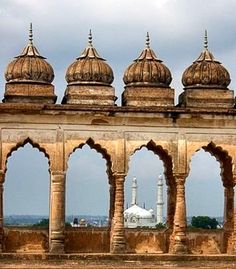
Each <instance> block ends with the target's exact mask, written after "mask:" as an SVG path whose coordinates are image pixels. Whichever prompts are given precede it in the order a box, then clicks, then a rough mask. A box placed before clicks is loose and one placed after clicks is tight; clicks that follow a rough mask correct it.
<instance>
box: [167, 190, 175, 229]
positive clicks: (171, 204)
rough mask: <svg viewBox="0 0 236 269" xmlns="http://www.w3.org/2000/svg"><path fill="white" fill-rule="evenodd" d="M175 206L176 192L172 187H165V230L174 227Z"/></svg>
mask: <svg viewBox="0 0 236 269" xmlns="http://www.w3.org/2000/svg"><path fill="white" fill-rule="evenodd" d="M175 206H176V190H175V186H174V185H169V186H167V219H166V225H167V228H169V229H172V228H173V225H174V216H175Z"/></svg>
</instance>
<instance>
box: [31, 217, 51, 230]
mask: <svg viewBox="0 0 236 269" xmlns="http://www.w3.org/2000/svg"><path fill="white" fill-rule="evenodd" d="M33 227H40V228H48V227H49V219H41V220H40V221H39V222H38V223H35V224H34V225H33Z"/></svg>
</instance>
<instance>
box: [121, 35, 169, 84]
mask: <svg viewBox="0 0 236 269" xmlns="http://www.w3.org/2000/svg"><path fill="white" fill-rule="evenodd" d="M123 80H124V83H125V84H126V86H132V85H133V86H136V85H137V86H155V87H156V86H157V87H169V85H170V83H171V80H172V77H171V73H170V70H169V69H168V68H167V67H166V66H165V65H164V64H163V63H162V61H161V60H158V59H157V57H156V55H155V53H154V51H153V50H152V49H151V48H150V42H149V35H148V34H147V39H146V48H145V49H144V50H143V51H142V53H141V54H140V56H139V57H138V58H137V59H136V60H134V62H133V63H132V64H131V65H130V66H129V67H128V68H127V69H126V71H125V73H124V77H123Z"/></svg>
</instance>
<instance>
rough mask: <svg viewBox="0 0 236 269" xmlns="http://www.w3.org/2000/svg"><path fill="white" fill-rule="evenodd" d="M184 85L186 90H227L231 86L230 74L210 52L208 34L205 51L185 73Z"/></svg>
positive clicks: (183, 77)
mask: <svg viewBox="0 0 236 269" xmlns="http://www.w3.org/2000/svg"><path fill="white" fill-rule="evenodd" d="M182 83H183V85H184V86H185V88H186V89H187V88H214V89H225V88H227V86H228V85H229V84H230V75H229V72H228V71H227V70H226V68H225V67H224V66H223V65H221V63H220V62H219V61H217V60H216V59H215V58H214V56H213V54H212V53H211V52H210V51H209V50H208V41H207V33H205V42H204V50H203V51H202V53H201V54H200V56H199V57H198V59H197V60H196V61H194V62H193V64H192V65H190V66H189V67H188V68H187V69H186V70H185V71H184V73H183V76H182Z"/></svg>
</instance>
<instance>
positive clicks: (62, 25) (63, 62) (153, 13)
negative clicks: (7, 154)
mask: <svg viewBox="0 0 236 269" xmlns="http://www.w3.org/2000/svg"><path fill="white" fill-rule="evenodd" d="M235 10H236V1H235V0H231V1H230V0H224V1H222V0H208V1H206V0H195V1H194V0H119V1H115V0H99V1H92V0H90V1H87V0H80V1H78V0H67V1H65V0H57V1H56V0H51V1H48V0H40V1H39V0H37V1H36V0H0V17H1V21H0V23H1V24H0V25H1V27H0V36H1V42H0V44H1V47H0V74H1V76H2V77H1V80H0V86H1V89H2V90H1V98H3V94H4V84H5V79H4V70H5V68H6V66H7V64H8V63H9V62H10V61H11V60H12V59H13V57H14V56H16V55H19V53H20V52H21V51H22V49H23V47H24V46H25V45H26V44H27V42H28V28H29V23H30V22H32V23H33V31H34V44H35V45H36V47H37V48H38V50H39V52H40V53H41V55H43V56H45V57H46V58H47V60H48V62H49V63H50V64H51V65H52V66H53V68H54V72H55V80H54V82H53V83H54V85H55V91H56V94H57V95H58V103H60V102H61V99H62V96H63V93H64V90H65V88H66V82H65V79H64V77H65V72H66V69H67V67H68V66H69V65H70V64H71V63H72V62H73V61H74V60H75V58H76V57H78V56H79V55H80V54H81V51H82V50H83V49H84V47H85V46H86V45H87V37H88V31H89V29H92V33H93V44H94V46H95V47H96V49H97V50H98V52H99V53H100V55H101V56H102V57H103V58H105V59H106V60H107V62H108V63H109V65H110V66H111V67H112V69H113V71H114V76H115V81H114V83H113V85H114V87H115V89H116V95H117V96H118V97H119V100H118V104H119V102H120V95H121V93H122V91H123V86H124V85H123V81H122V77H123V73H124V70H125V69H126V68H127V66H128V65H129V64H130V63H131V62H132V61H133V60H134V59H136V58H137V56H138V55H139V54H140V52H141V50H142V49H143V48H144V45H145V37H146V32H147V31H149V33H150V37H151V47H152V48H153V50H154V51H155V52H156V54H157V57H158V58H159V59H161V60H163V62H164V64H165V65H166V66H168V68H169V69H170V70H171V72H172V77H173V81H172V84H171V86H172V87H173V88H175V92H176V100H177V96H178V95H179V93H181V92H182V85H181V76H182V73H183V71H184V70H185V68H186V67H188V66H189V65H190V64H191V63H192V61H194V60H195V59H196V58H197V57H198V56H199V54H200V52H201V50H202V48H203V37H204V30H205V29H207V30H208V39H209V50H210V51H211V52H213V54H214V56H215V57H216V58H217V59H218V60H219V61H220V62H222V63H223V65H224V66H225V67H226V68H227V69H228V71H229V72H230V74H231V79H232V82H231V84H230V87H229V88H230V89H234V88H235V86H236V71H235V66H236V27H235V25H236V16H235ZM82 152H83V154H82V155H83V157H81V159H79V158H80V157H79V155H81V153H82ZM24 154H26V155H24ZM27 154H28V155H27ZM77 154H78V156H77ZM138 154H139V155H137V156H138V157H136V156H135V155H134V157H133V158H132V160H131V163H132V165H131V166H130V173H129V175H128V176H127V179H129V180H130V179H131V178H132V177H133V176H134V175H135V176H136V177H137V178H138V182H140V183H139V184H140V188H139V191H140V195H139V197H140V202H139V203H140V205H141V204H142V203H143V202H145V201H144V200H149V197H153V198H152V199H151V200H150V201H149V202H148V201H147V202H146V206H147V207H152V208H155V194H153V192H152V190H153V185H155V182H156V178H157V176H158V174H159V172H160V171H162V169H163V168H162V164H161V162H160V161H158V158H157V157H156V156H154V155H153V156H152V153H151V152H143V153H142V152H140V153H138ZM140 154H141V155H140ZM150 154H151V155H150ZM31 155H32V150H30V147H26V149H22V150H19V151H18V152H16V153H15V154H13V156H12V157H11V160H10V159H9V169H8V174H7V183H6V189H5V190H6V195H5V198H6V199H5V200H7V203H6V206H5V212H6V213H17V212H19V213H24V212H25V213H37V214H38V213H45V212H47V204H48V202H47V203H45V201H46V199H48V198H47V195H48V193H47V188H48V187H47V186H48V185H47V184H48V179H47V180H46V179H45V178H46V177H47V169H48V167H46V166H47V160H46V159H44V158H43V157H41V153H38V152H37V151H36V152H35V154H34V156H35V157H32V156H31ZM76 156H77V157H76ZM198 156H200V157H198ZM27 158H30V161H31V164H29V163H27V162H26V160H27ZM34 158H35V159H34ZM37 158H39V159H37ZM96 158H98V159H96ZM208 159H209V160H213V163H212V164H209V165H211V167H212V169H211V171H213V172H214V174H212V175H209V171H207V170H206V171H205V169H202V167H203V166H204V165H205V164H206V162H207V160H208ZM13 160H14V162H13ZM88 160H90V162H89V163H90V165H91V166H90V167H89V168H88V169H86V165H83V163H85V164H87V161H88ZM91 160H92V161H91ZM95 160H96V161H95ZM24 161H25V162H26V164H27V165H30V167H31V169H29V170H31V172H32V171H33V173H34V175H28V176H26V175H25V174H24V175H22V181H23V183H22V182H21V183H20V185H22V186H23V184H26V185H27V184H28V183H27V182H28V180H29V181H32V180H34V181H35V182H40V184H38V185H39V186H38V188H43V187H42V186H44V184H42V183H41V182H44V181H43V180H42V181H41V180H40V179H39V174H41V170H42V169H44V170H45V171H46V172H45V173H46V174H45V175H46V176H45V177H44V180H45V184H46V185H45V186H46V187H45V189H46V191H43V189H42V200H43V201H44V202H39V204H38V205H37V204H35V203H34V202H30V203H29V202H26V204H27V208H28V209H27V212H26V211H24V209H20V208H18V206H19V207H20V204H21V203H22V200H23V199H20V198H19V199H18V200H17V199H16V198H14V197H13V196H12V193H13V192H15V191H16V190H17V192H18V190H19V189H17V188H16V185H15V184H13V182H14V181H16V180H19V178H20V177H21V176H20V173H21V171H18V170H17V168H19V167H20V166H21V167H24V165H23V164H22V163H23V162H24ZM44 161H45V165H43V162H44ZM12 163H14V165H13V164H12ZM35 163H36V164H37V165H36V166H35V165H34V164H35ZM144 163H145V164H147V165H151V163H152V167H153V169H146V170H145V171H146V172H143V171H144V169H143V167H142V164H144ZM192 163H195V164H194V166H195V167H197V168H196V170H195V171H196V172H195V173H194V169H193V170H192V173H191V177H192V179H191V178H189V180H188V183H187V186H186V188H187V190H188V196H187V202H188V214H190V215H193V214H195V215H196V214H203V213H204V214H209V215H219V214H221V215H222V214H223V213H222V211H223V206H222V203H223V198H222V195H223V189H222V187H221V183H220V179H219V165H218V163H217V162H216V161H215V159H214V158H213V157H210V156H208V155H207V154H203V153H201V152H200V153H198V154H196V156H194V159H193V162H192ZM40 165H42V167H44V168H42V169H40V170H39V166H40ZM79 165H81V166H79ZM93 165H94V167H93ZM209 165H207V166H205V167H209ZM133 166H134V167H133ZM45 167H46V168H45ZM70 167H71V168H70V169H69V171H68V178H72V179H71V180H70V181H69V180H68V182H70V183H71V185H72V186H73V187H70V186H69V185H68V193H69V192H71V193H73V191H74V194H73V197H77V198H72V195H69V198H68V207H69V208H68V210H67V212H69V213H73V214H76V213H77V211H78V214H79V213H80V212H82V211H83V213H86V212H87V213H98V214H106V213H107V207H108V185H107V181H106V175H105V173H104V171H105V168H104V167H105V164H104V160H103V159H101V156H100V155H98V154H96V153H95V152H93V151H91V150H88V149H83V150H81V152H79V151H78V152H76V153H75V156H73V155H72V157H71V161H70ZM79 167H81V169H79ZM102 167H103V168H102ZM140 167H141V168H140ZM91 168H92V169H91ZM199 168H200V169H199ZM37 169H38V170H39V171H40V172H35V171H36V170H37ZM99 169H101V174H98V173H100V172H98V171H99ZM155 169H156V170H155ZM21 170H22V169H21ZM16 171H18V172H16ZM204 171H205V175H204V174H203V173H204ZM25 172H26V171H24V173H25ZM88 172H90V174H89V175H88V174H86V173H88ZM42 174H43V173H42ZM77 177H79V178H80V179H76V178H77ZM85 177H86V184H87V182H89V181H90V182H93V183H94V185H93V186H95V187H90V189H91V192H92V193H91V196H88V195H87V196H85V197H83V195H84V193H85V192H84V191H83V190H82V191H81V193H79V192H78V194H79V195H78V196H76V195H77V194H76V193H75V186H74V185H73V184H72V182H73V180H77V184H78V185H81V184H82V183H80V184H79V180H85V179H84V178H85ZM27 178H29V179H28V180H27ZM95 178H96V181H95ZM99 178H101V181H102V182H103V183H104V182H106V183H104V186H101V187H99V186H100V182H99ZM104 178H105V180H104ZM151 178H152V179H151ZM196 178H198V180H197V179H196ZM8 179H9V180H8ZM211 180H212V181H214V182H213V183H212V184H211V182H212V181H211ZM97 181H98V182H97ZM203 181H204V182H205V183H206V182H207V183H206V184H210V185H211V188H216V190H215V192H214V193H215V198H214V199H215V200H214V202H209V206H208V207H206V206H201V205H200V204H199V203H200V201H199V199H198V201H197V202H196V199H195V198H194V194H191V191H192V190H194V193H195V194H197V191H199V193H200V192H202V193H203V190H205V189H206V188H204V187H203V184H202V182H203ZM127 182H128V181H127ZM143 182H146V183H147V184H150V186H152V187H149V188H147V190H146V191H145V193H144V194H142V191H143V190H144V187H142V184H144V183H143ZM148 182H149V183H148ZM190 182H192V187H191V186H190ZM95 183H96V184H97V185H96V184H95ZM103 183H102V184H101V185H103ZM68 184H69V183H68ZM127 184H128V183H127ZM217 184H218V185H217ZM36 185H37V184H32V186H31V187H30V188H28V189H27V193H28V195H29V196H30V195H31V194H32V195H31V196H30V197H31V198H32V197H36V196H35V194H34V195H33V187H34V186H36ZM144 185H145V184H144ZM198 185H199V186H198ZM27 186H29V185H27ZM90 186H92V184H91V185H90ZM213 186H214V187H213ZM81 188H82V185H81ZM84 188H85V189H87V186H84ZM96 188H98V189H96ZM94 189H95V191H96V192H94ZM154 189H155V187H154ZM97 190H101V191H100V192H99V193H104V192H105V193H106V194H107V196H106V195H102V196H101V198H99V199H100V200H99V201H101V203H98V202H97V201H95V200H93V198H94V197H95V196H96V195H95V193H98V191H97ZM129 192H130V189H129V187H127V191H126V193H127V195H128V193H129ZM27 193H24V192H22V193H21V196H22V197H24V198H25V199H24V200H26V194H27ZM93 193H94V194H93ZM199 193H198V196H197V197H199V195H200V194H199ZM30 197H29V199H30V200H31V198H30ZM78 197H79V198H78ZM203 197H205V194H204V195H203ZM73 199H77V200H73ZM86 199H87V201H86ZM129 199H130V197H128V196H127V199H126V200H127V202H130V201H129ZM34 200H35V199H34ZM88 200H89V202H88ZM208 200H209V199H208ZM78 201H79V202H78ZM78 203H79V205H78ZM212 203H214V206H212ZM22 208H25V205H24V206H22ZM199 208H201V210H200V211H201V212H200V211H199ZM203 209H205V211H204V210H203ZM79 211H80V212H79ZM202 211H204V212H202Z"/></svg>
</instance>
